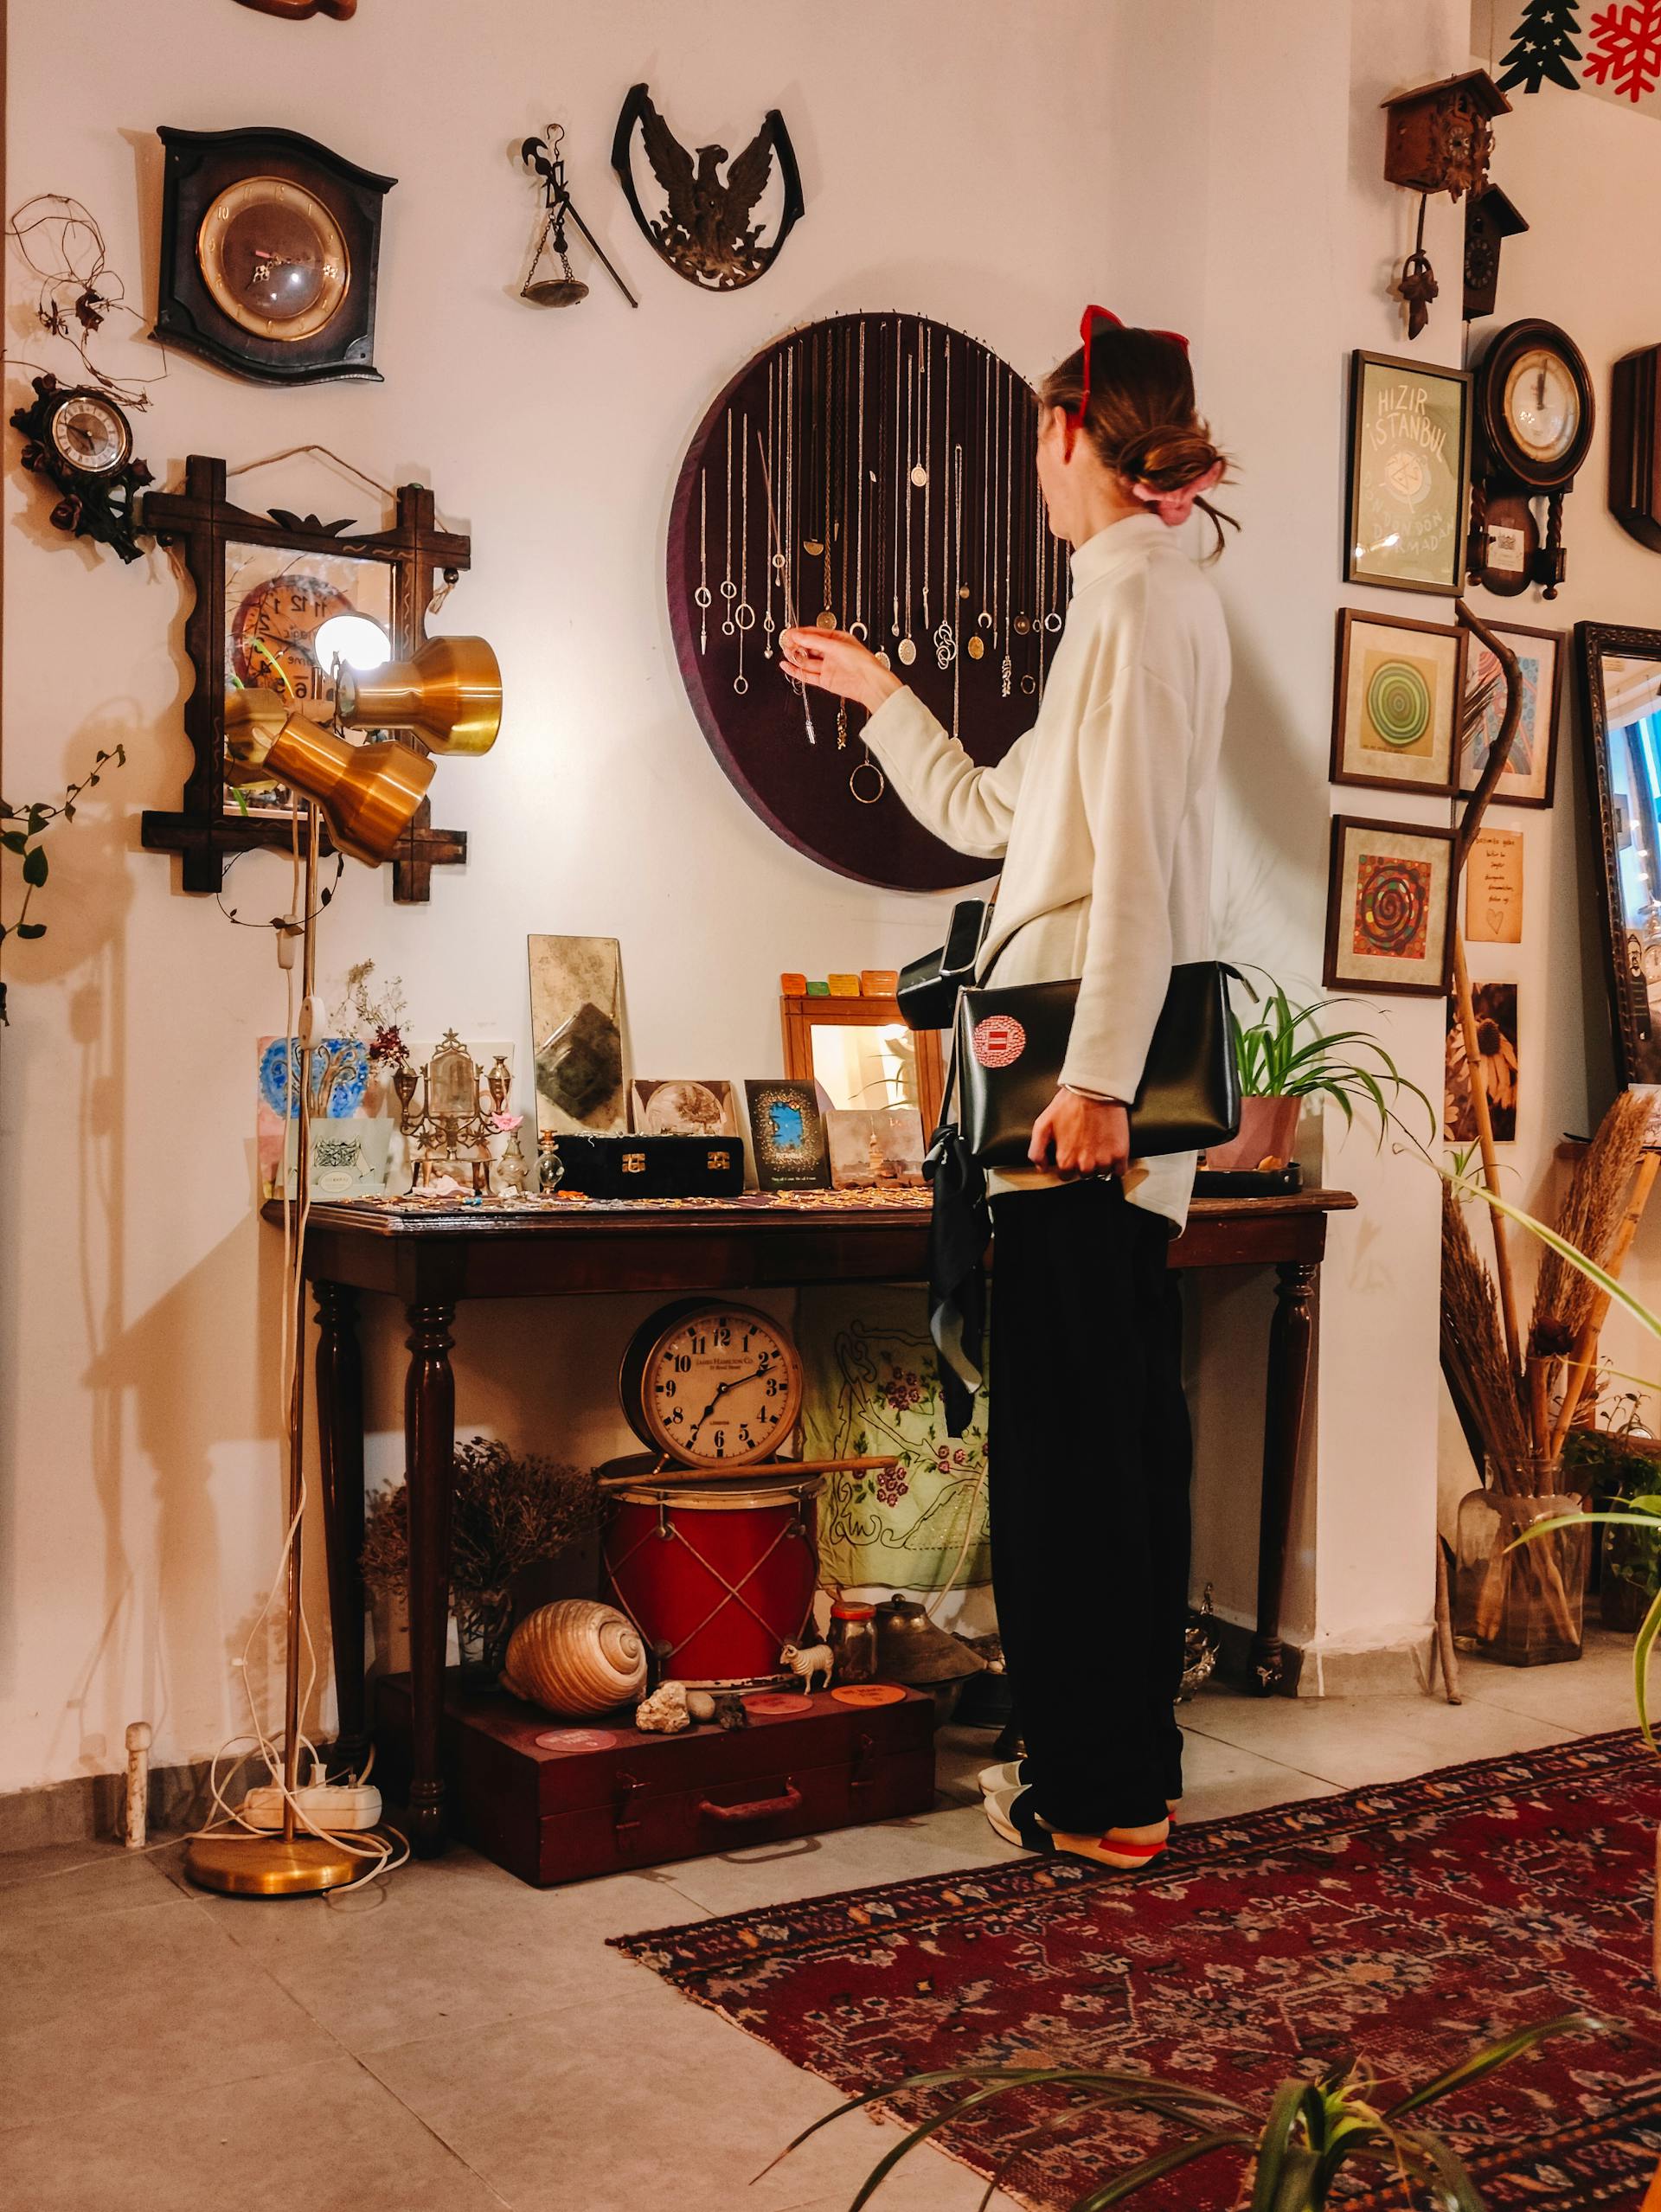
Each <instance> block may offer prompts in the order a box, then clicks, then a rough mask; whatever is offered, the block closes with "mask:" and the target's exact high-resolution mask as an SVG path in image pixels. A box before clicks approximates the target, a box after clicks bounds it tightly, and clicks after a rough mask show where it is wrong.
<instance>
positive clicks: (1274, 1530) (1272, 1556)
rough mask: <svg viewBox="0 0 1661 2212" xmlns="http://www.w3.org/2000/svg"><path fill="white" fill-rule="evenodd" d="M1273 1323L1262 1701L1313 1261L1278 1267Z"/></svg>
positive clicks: (1255, 1646)
mask: <svg viewBox="0 0 1661 2212" xmlns="http://www.w3.org/2000/svg"><path fill="white" fill-rule="evenodd" d="M1274 1273H1275V1278H1276V1282H1275V1303H1274V1319H1273V1322H1272V1323H1271V1324H1270V1327H1269V1377H1268V1392H1267V1402H1266V1404H1265V1407H1264V1418H1263V1497H1262V1504H1261V1508H1260V1519H1259V1523H1258V1548H1257V1633H1256V1635H1255V1637H1254V1638H1253V1640H1252V1674H1253V1677H1254V1683H1255V1687H1256V1689H1257V1690H1258V1692H1259V1694H1260V1696H1268V1694H1269V1693H1270V1691H1271V1690H1273V1689H1277V1688H1278V1687H1279V1683H1280V1679H1281V1677H1282V1674H1283V1672H1284V1670H1285V1664H1286V1662H1285V1655H1284V1653H1283V1652H1282V1651H1281V1647H1280V1600H1281V1593H1282V1591H1283V1589H1284V1587H1285V1584H1286V1548H1287V1545H1288V1542H1290V1539H1291V1535H1292V1478H1293V1477H1294V1476H1295V1474H1296V1473H1297V1471H1298V1446H1299V1441H1300V1439H1302V1436H1303V1433H1304V1407H1305V1403H1306V1401H1307V1400H1308V1396H1309V1352H1310V1339H1311V1333H1312V1329H1311V1324H1312V1320H1313V1314H1314V1300H1315V1279H1316V1274H1317V1273H1318V1270H1317V1267H1316V1266H1315V1263H1314V1262H1313V1261H1312V1260H1281V1261H1280V1262H1279V1264H1278V1265H1277V1266H1276V1268H1275V1271H1274Z"/></svg>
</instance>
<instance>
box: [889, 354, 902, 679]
mask: <svg viewBox="0 0 1661 2212" xmlns="http://www.w3.org/2000/svg"><path fill="white" fill-rule="evenodd" d="M904 351H905V325H904V324H902V323H901V320H900V318H899V317H898V316H895V322H894V527H895V529H896V530H897V529H899V527H900V478H901V472H902V471H903V470H904V468H905V447H904V446H901V443H900V386H901V381H903V380H902V378H901V374H900V367H901V355H902V354H903V353H904ZM889 582H890V583H891V584H892V586H893V587H894V592H893V598H894V605H893V609H892V615H893V619H892V620H891V621H890V623H889V625H888V635H889V637H890V638H897V637H898V636H899V635H900V552H899V548H898V547H895V552H894V574H893V575H892V576H891V577H890V578H889Z"/></svg>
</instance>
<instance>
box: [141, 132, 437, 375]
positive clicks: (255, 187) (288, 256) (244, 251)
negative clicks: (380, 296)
mask: <svg viewBox="0 0 1661 2212" xmlns="http://www.w3.org/2000/svg"><path fill="white" fill-rule="evenodd" d="M156 135H157V138H160V139H161V141H162V144H164V147H165V148H166V150H167V165H166V174H165V177H164V185H163V198H162V250H161V274H160V281H159V285H158V294H159V305H158V307H157V316H156V327H155V329H154V330H152V331H151V337H155V338H159V339H162V340H164V341H165V342H166V343H168V344H170V345H178V346H183V347H184V348H186V349H187V350H189V352H192V353H196V354H199V355H201V356H202V358H203V359H204V360H207V361H211V362H215V363H216V364H217V366H218V367H220V368H221V369H231V370H233V371H234V372H235V374H236V375H240V376H253V377H259V378H262V379H265V380H266V381H270V382H273V383H280V384H308V383H311V384H315V383H322V382H324V381H330V380H332V379H337V378H340V377H358V378H365V379H369V380H371V381H375V382H376V383H378V382H379V381H381V378H380V371H379V370H378V369H376V368H375V362H374V360H373V355H374V351H375V266H376V260H377V257H378V255H379V253H380V247H381V216H382V208H383V205H384V202H385V199H386V195H387V194H388V192H389V191H390V190H391V189H392V187H393V186H394V184H395V183H397V179H396V178H395V177H392V176H375V174H374V172H373V171H372V170H367V169H360V168H359V167H358V166H357V164H356V163H355V162H350V161H347V160H345V159H344V158H343V157H342V156H341V155H339V154H337V153H331V152H330V150H329V148H328V147H327V146H320V145H319V144H317V141H316V140H315V139H314V138H302V137H301V136H300V134H299V132H298V131H279V130H249V131H179V130H175V129H173V128H171V127H170V126H166V125H164V127H163V128H162V129H160V130H159V131H157V134H156Z"/></svg>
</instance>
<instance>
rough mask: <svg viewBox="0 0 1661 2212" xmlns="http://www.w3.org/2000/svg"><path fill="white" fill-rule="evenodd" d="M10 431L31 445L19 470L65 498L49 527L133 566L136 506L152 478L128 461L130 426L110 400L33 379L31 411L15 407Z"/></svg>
mask: <svg viewBox="0 0 1661 2212" xmlns="http://www.w3.org/2000/svg"><path fill="white" fill-rule="evenodd" d="M11 426H12V428H13V429H14V430H21V431H22V433H23V436H24V438H25V439H26V440H27V441H28V442H27V443H26V444H25V446H24V447H23V452H22V461H23V466H24V467H25V468H26V469H28V470H29V471H31V473H35V474H38V475H41V476H44V477H47V478H49V479H50V480H51V482H52V483H54V484H55V485H56V486H57V488H58V490H59V491H60V492H61V494H62V495H63V496H62V497H61V499H60V500H59V502H58V503H57V505H56V506H55V508H54V509H53V510H52V513H51V516H50V520H51V522H52V524H53V527H54V528H55V529H60V530H66V531H67V532H68V534H69V535H70V536H72V537H89V538H95V539H96V540H97V541H98V542H99V544H101V545H107V546H110V547H112V548H113V549H114V550H115V551H116V552H117V553H119V555H120V556H121V558H122V559H123V561H137V560H138V557H139V555H140V553H141V552H142V551H143V548H142V547H141V546H140V545H139V543H138V538H137V537H136V535H134V533H135V531H136V530H137V529H138V522H137V519H136V517H135V516H134V513H133V500H134V498H135V497H136V496H137V494H138V491H139V490H141V489H142V488H143V487H144V485H145V484H148V483H149V482H150V481H151V475H150V471H149V470H148V469H147V468H146V467H145V466H144V463H143V462H142V461H139V460H135V459H134V458H133V452H132V425H131V423H130V422H129V421H128V420H127V418H126V416H125V414H123V413H122V411H121V409H120V408H119V407H118V406H117V405H116V403H115V401H113V400H112V398H111V397H110V395H109V394H108V393H107V392H103V391H99V389H97V388H96V387H94V386H93V385H87V384H60V383H59V381H58V380H57V378H56V377H55V376H51V375H41V376H37V377H35V404H34V406H33V407H19V408H18V409H17V410H16V414H14V415H13V416H12V418H11Z"/></svg>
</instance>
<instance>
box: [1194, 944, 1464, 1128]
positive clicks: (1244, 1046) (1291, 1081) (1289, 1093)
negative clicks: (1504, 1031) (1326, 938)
mask: <svg viewBox="0 0 1661 2212" xmlns="http://www.w3.org/2000/svg"><path fill="white" fill-rule="evenodd" d="M1253 972H1254V973H1256V974H1259V975H1261V976H1263V980H1264V986H1265V988H1264V991H1263V994H1262V996H1261V997H1260V998H1257V999H1256V1001H1255V1003H1256V1006H1257V1009H1258V1013H1257V1017H1256V1019H1254V1021H1252V1022H1251V1023H1244V1022H1242V1021H1241V1018H1240V1016H1239V1015H1238V1014H1236V1013H1235V1011H1234V1010H1233V1009H1232V1008H1231V1009H1230V1010H1229V1016H1228V1024H1229V1029H1230V1030H1231V1032H1232V1034H1233V1036H1234V1041H1235V1067H1236V1068H1237V1069H1238V1070H1239V1074H1240V1092H1241V1097H1242V1098H1246V1099H1263V1098H1271V1099H1291V1098H1296V1099H1311V1098H1318V1099H1331V1101H1332V1103H1333V1104H1334V1105H1335V1106H1337V1109H1338V1111H1339V1112H1340V1113H1342V1114H1343V1116H1344V1125H1345V1126H1346V1128H1347V1127H1349V1126H1350V1125H1352V1124H1353V1122H1354V1120H1355V1118H1356V1106H1358V1105H1361V1104H1363V1102H1364V1103H1366V1104H1368V1105H1369V1106H1372V1108H1373V1110H1374V1112H1376V1114H1377V1116H1378V1141H1379V1143H1380V1144H1382V1143H1383V1141H1384V1132H1385V1130H1386V1129H1387V1128H1388V1126H1389V1125H1390V1124H1391V1123H1395V1125H1396V1126H1397V1127H1398V1128H1404V1127H1405V1124H1403V1123H1402V1121H1401V1117H1400V1115H1399V1114H1398V1113H1397V1112H1396V1111H1395V1109H1396V1108H1397V1107H1398V1106H1400V1104H1401V1094H1402V1093H1403V1092H1404V1091H1405V1092H1408V1093H1411V1094H1412V1095H1413V1097H1414V1098H1415V1099H1417V1100H1418V1101H1419V1103H1420V1105H1421V1106H1423V1108H1424V1110H1425V1115H1426V1119H1427V1122H1428V1125H1429V1129H1430V1135H1431V1138H1432V1140H1434V1138H1435V1135H1436V1110H1435V1108H1434V1107H1433V1106H1432V1105H1431V1102H1430V1100H1429V1099H1428V1098H1427V1097H1426V1095H1425V1093H1424V1092H1423V1091H1421V1089H1420V1087H1419V1086H1418V1085H1417V1084H1416V1083H1414V1082H1410V1081H1409V1080H1408V1078H1407V1076H1405V1075H1404V1074H1402V1073H1401V1069H1400V1068H1398V1067H1397V1066H1396V1064H1395V1061H1394V1060H1393V1059H1392V1057H1391V1056H1390V1055H1389V1054H1388V1052H1387V1051H1386V1050H1385V1049H1384V1048H1383V1046H1382V1044H1380V1042H1378V1040H1377V1038H1376V1037H1375V1036H1373V1035H1371V1034H1370V1033H1369V1031H1368V1030H1366V1029H1336V1030H1324V1029H1321V1028H1320V1026H1319V1024H1320V1022H1321V1020H1322V1018H1323V1017H1324V1016H1326V1015H1329V1014H1330V1013H1331V1010H1332V1009H1333V1008H1334V1007H1335V1006H1355V1005H1359V1004H1360V1003H1362V1002H1361V1001H1360V1000H1358V999H1354V998H1313V999H1311V1000H1310V1001H1309V1003H1308V1004H1307V1005H1304V1006H1294V1005H1293V1004H1292V1000H1291V998H1290V997H1288V995H1287V993H1286V988H1285V986H1284V985H1283V984H1279V983H1277V982H1276V981H1275V979H1274V978H1273V976H1271V975H1268V974H1267V973H1266V972H1265V971H1264V970H1262V969H1256V970H1254V971H1253ZM1247 989H1248V990H1249V989H1250V985H1249V984H1248V985H1247Z"/></svg>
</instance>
